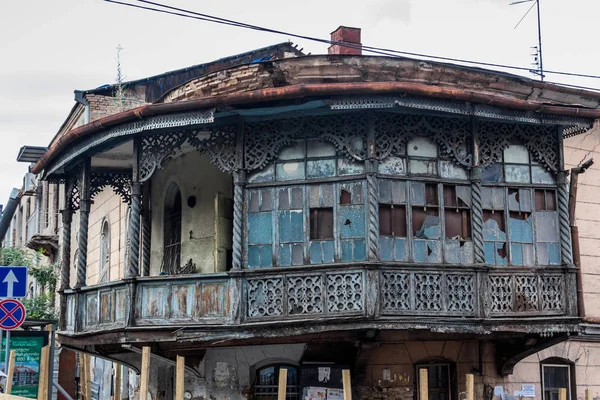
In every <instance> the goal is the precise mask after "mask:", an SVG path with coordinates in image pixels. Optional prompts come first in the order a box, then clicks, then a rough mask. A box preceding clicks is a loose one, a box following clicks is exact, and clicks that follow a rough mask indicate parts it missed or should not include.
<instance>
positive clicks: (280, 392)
mask: <svg viewBox="0 0 600 400" xmlns="http://www.w3.org/2000/svg"><path fill="white" fill-rule="evenodd" d="M286 394H287V369H286V368H279V386H278V387H277V400H285V396H286Z"/></svg>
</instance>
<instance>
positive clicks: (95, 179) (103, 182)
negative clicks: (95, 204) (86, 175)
mask: <svg viewBox="0 0 600 400" xmlns="http://www.w3.org/2000/svg"><path fill="white" fill-rule="evenodd" d="M107 186H109V187H111V188H112V189H113V191H114V192H115V193H116V194H118V195H119V196H121V199H122V200H123V203H125V204H131V174H127V173H122V172H95V173H92V176H91V178H90V200H93V199H94V197H96V195H97V194H98V193H100V192H101V191H102V190H103V189H104V188H105V187H107Z"/></svg>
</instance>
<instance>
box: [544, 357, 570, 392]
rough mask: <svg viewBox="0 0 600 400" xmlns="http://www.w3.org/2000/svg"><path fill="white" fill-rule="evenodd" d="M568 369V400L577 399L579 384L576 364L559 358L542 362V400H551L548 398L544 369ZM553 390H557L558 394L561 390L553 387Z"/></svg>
mask: <svg viewBox="0 0 600 400" xmlns="http://www.w3.org/2000/svg"><path fill="white" fill-rule="evenodd" d="M545 367H550V368H566V369H567V378H568V387H567V388H566V389H567V400H571V399H577V391H576V388H577V384H576V380H575V379H576V377H575V364H574V363H573V362H571V361H570V360H566V359H563V358H559V357H551V358H547V359H545V360H542V361H540V384H541V392H542V393H541V394H542V400H550V399H548V398H547V397H546V382H545V379H544V368H545ZM551 389H556V393H558V389H559V388H554V387H551ZM553 392H554V391H553Z"/></svg>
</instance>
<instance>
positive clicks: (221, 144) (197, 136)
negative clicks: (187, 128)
mask: <svg viewBox="0 0 600 400" xmlns="http://www.w3.org/2000/svg"><path fill="white" fill-rule="evenodd" d="M236 132H237V126H236V125H226V126H221V127H215V128H210V129H209V130H208V131H206V132H200V133H195V132H194V133H193V134H190V136H189V139H188V140H189V143H190V145H192V146H193V147H194V148H195V149H196V150H198V151H200V152H201V153H204V154H206V155H207V156H208V158H209V160H210V162H211V164H213V165H215V166H216V167H217V168H219V169H220V170H221V171H223V172H229V173H231V172H233V171H236V170H238V169H239V168H241V161H242V160H240V159H239V158H238V152H237V151H236Z"/></svg>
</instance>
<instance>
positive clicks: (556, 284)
mask: <svg viewBox="0 0 600 400" xmlns="http://www.w3.org/2000/svg"><path fill="white" fill-rule="evenodd" d="M488 279H489V287H490V292H491V304H490V308H491V312H492V314H502V313H510V312H531V311H536V312H537V311H543V312H560V311H562V310H564V309H565V304H564V302H565V297H564V276H562V275H541V276H537V275H490V276H489V278H488Z"/></svg>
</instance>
